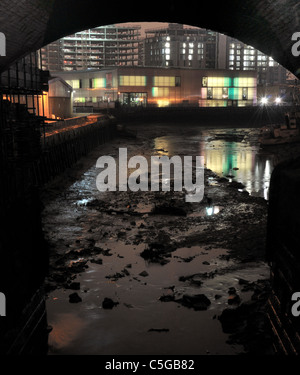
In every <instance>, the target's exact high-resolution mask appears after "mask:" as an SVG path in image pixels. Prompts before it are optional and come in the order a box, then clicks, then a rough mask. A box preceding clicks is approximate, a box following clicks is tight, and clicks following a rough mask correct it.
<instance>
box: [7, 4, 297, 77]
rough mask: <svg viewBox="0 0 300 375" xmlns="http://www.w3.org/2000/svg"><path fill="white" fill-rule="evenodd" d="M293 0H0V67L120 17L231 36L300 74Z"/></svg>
mask: <svg viewBox="0 0 300 375" xmlns="http://www.w3.org/2000/svg"><path fill="white" fill-rule="evenodd" d="M299 19H300V3H299V1H298V0H272V1H270V0H244V1H241V0H231V1H222V2H217V3H216V2H205V3H204V2H199V1H195V0H190V1H189V2H188V3H184V2H178V1H168V2H162V1H157V0H153V1H151V2H149V3H143V2H140V1H136V0H132V1H131V2H130V3H128V2H121V3H120V2H104V1H98V0H85V1H82V0H24V1H22V2H20V1H19V0H2V1H1V4H0V32H2V33H4V35H5V37H6V56H1V57H0V71H3V70H5V69H6V68H7V67H8V66H9V64H11V63H12V62H14V61H15V60H17V59H18V58H20V57H22V56H24V55H26V54H27V53H29V52H32V51H35V50H38V49H39V48H41V47H42V46H44V45H46V44H48V43H51V42H52V41H55V40H57V39H59V38H62V37H64V36H67V35H70V34H72V33H75V32H77V31H81V30H85V29H88V28H93V27H96V26H101V25H103V26H104V25H109V24H114V23H123V22H172V23H181V24H187V25H190V26H198V27H201V28H206V29H210V30H213V31H217V32H220V33H223V34H226V35H229V36H232V37H234V38H236V39H238V40H241V41H242V42H244V43H246V44H249V45H252V46H253V47H255V48H256V49H258V50H260V51H261V52H263V53H265V54H267V55H269V56H272V57H273V59H274V60H275V61H277V62H278V63H280V64H281V65H282V66H284V67H285V68H286V69H288V70H289V71H291V72H292V73H293V74H295V75H296V76H297V77H298V78H299V77H300V69H299V67H300V64H299V62H300V58H297V57H295V56H293V54H292V52H291V49H292V45H293V44H294V43H295V42H294V41H292V35H293V34H294V33H295V32H298V31H299V32H300V22H299Z"/></svg>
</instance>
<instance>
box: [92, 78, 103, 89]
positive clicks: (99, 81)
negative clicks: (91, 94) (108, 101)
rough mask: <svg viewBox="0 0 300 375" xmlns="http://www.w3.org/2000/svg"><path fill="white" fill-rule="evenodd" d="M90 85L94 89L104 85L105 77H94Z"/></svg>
mask: <svg viewBox="0 0 300 375" xmlns="http://www.w3.org/2000/svg"><path fill="white" fill-rule="evenodd" d="M92 87H93V88H94V89H99V88H104V87H106V82H105V78H94V79H93V81H92Z"/></svg>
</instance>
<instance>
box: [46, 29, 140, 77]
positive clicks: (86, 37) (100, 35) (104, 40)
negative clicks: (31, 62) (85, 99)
mask: <svg viewBox="0 0 300 375" xmlns="http://www.w3.org/2000/svg"><path fill="white" fill-rule="evenodd" d="M139 46H140V26H131V27H130V26H126V27H121V26H115V25H109V26H101V27H96V28H94V29H90V30H85V31H81V32H78V33H76V34H73V35H69V36H67V37H65V38H62V39H59V40H57V41H55V42H53V43H51V44H48V45H47V46H45V47H43V48H42V49H41V54H42V65H43V67H44V68H45V69H47V70H49V71H57V70H66V71H68V70H82V69H97V68H98V69H100V68H103V67H105V66H122V65H137V64H138V58H139V57H138V56H139V53H138V52H139Z"/></svg>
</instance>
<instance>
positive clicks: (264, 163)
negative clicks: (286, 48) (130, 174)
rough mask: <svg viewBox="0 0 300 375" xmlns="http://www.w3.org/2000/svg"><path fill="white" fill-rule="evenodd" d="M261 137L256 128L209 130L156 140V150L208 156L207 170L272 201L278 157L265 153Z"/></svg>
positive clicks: (171, 153) (205, 161) (170, 154)
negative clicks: (261, 147)
mask: <svg viewBox="0 0 300 375" xmlns="http://www.w3.org/2000/svg"><path fill="white" fill-rule="evenodd" d="M243 134H244V135H245V136H243ZM237 135H239V137H237ZM257 137H258V130H256V129H255V130H253V129H251V130H249V129H237V130H236V129H234V130H232V129H224V130H222V129H218V130H213V129H208V130H203V131H201V133H199V134H197V135H193V136H192V137H184V138H180V137H177V136H172V135H171V136H164V137H160V138H156V140H155V148H156V149H164V150H167V151H168V155H169V156H173V155H180V154H181V155H192V156H196V155H201V156H204V163H205V167H206V168H208V169H211V170H212V171H213V172H215V173H217V174H218V175H219V176H221V177H227V178H229V179H234V180H235V181H237V182H241V183H242V184H243V185H244V186H245V189H246V190H247V191H248V192H249V194H250V195H254V196H260V197H263V198H265V199H268V191H269V185H270V177H271V172H272V170H273V168H274V166H275V162H274V159H275V157H274V154H272V153H271V152H268V151H267V152H261V150H260V146H259V144H258V141H257Z"/></svg>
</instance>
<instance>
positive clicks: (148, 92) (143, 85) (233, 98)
mask: <svg viewBox="0 0 300 375" xmlns="http://www.w3.org/2000/svg"><path fill="white" fill-rule="evenodd" d="M53 76H57V77H60V78H62V79H63V80H65V81H66V82H67V83H68V84H69V85H70V86H72V88H73V99H74V103H73V105H74V109H75V110H76V108H79V107H90V108H105V107H108V106H109V104H110V105H114V104H115V103H117V104H118V105H127V106H139V105H144V106H159V107H162V106H183V105H193V106H200V107H227V106H239V107H241V106H252V105H256V102H257V98H256V97H257V94H256V72H255V71H247V72H245V71H233V70H222V69H218V70H216V69H215V70H214V69H191V68H154V67H118V68H110V69H102V70H86V71H77V72H75V71H73V72H72V71H69V72H56V73H53ZM79 111H80V108H79Z"/></svg>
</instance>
